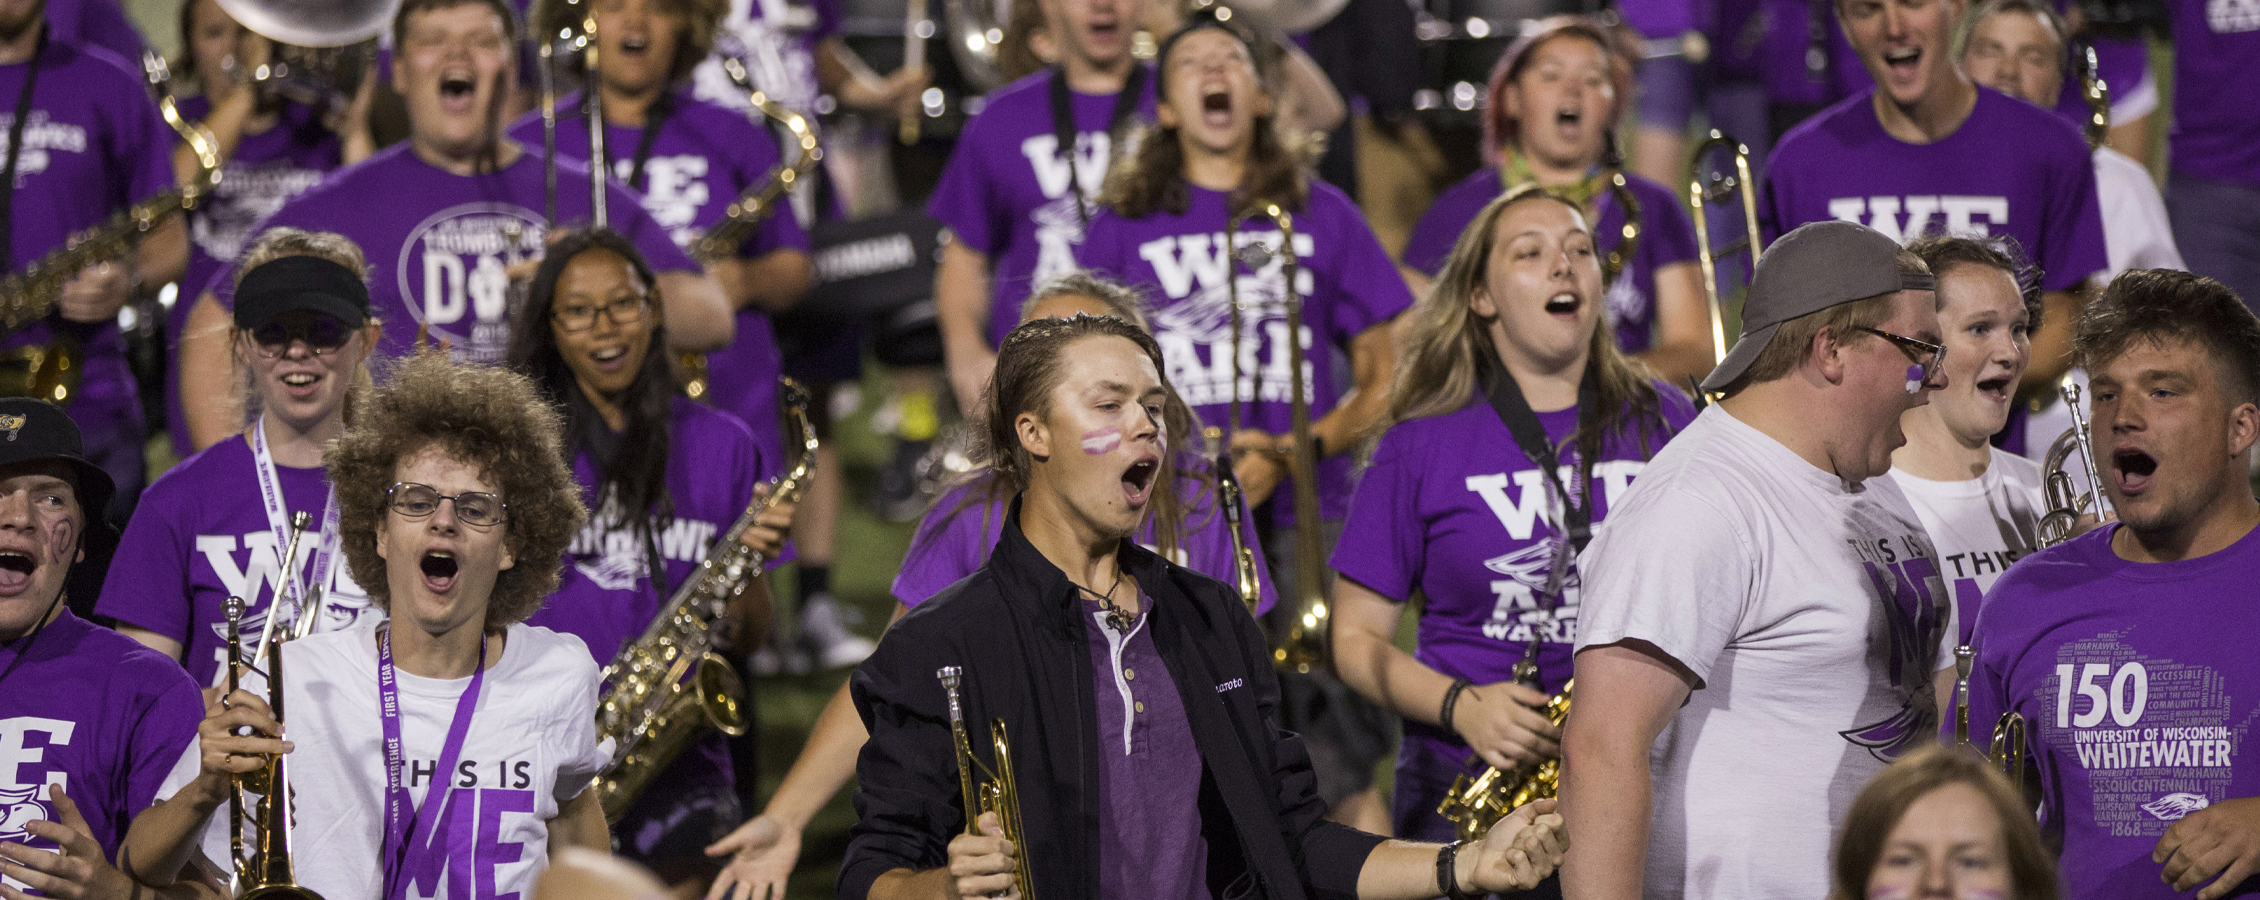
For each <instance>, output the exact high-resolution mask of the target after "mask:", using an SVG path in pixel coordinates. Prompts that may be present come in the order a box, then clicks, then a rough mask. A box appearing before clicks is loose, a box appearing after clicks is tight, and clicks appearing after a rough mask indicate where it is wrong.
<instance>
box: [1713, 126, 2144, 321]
mask: <svg viewBox="0 0 2260 900" xmlns="http://www.w3.org/2000/svg"><path fill="white" fill-rule="evenodd" d="M1977 92H1978V98H1977V106H1976V107H1975V108H1974V109H1972V110H1971V111H1970V116H1969V118H1968V119H1966V120H1964V121H1963V123H1962V126H1961V127H1960V128H1958V129H1956V130H1955V132H1954V133H1953V134H1950V135H1947V136H1946V137H1945V138H1943V139H1940V140H1938V141H1936V142H1933V143H1929V144H1909V143H1907V142H1905V141H1902V140H1899V139H1898V138H1895V137H1892V136H1891V135H1890V134H1889V133H1887V132H1885V131H1884V130H1883V124H1882V123H1881V122H1880V121H1878V120H1877V119H1876V112H1875V105H1874V104H1875V99H1874V93H1875V92H1874V91H1873V90H1870V91H1866V92H1863V93H1861V94H1858V95H1856V96H1854V97H1852V98H1850V99H1848V100H1845V101H1844V102H1842V103H1838V104H1837V105H1835V106H1832V107H1829V109H1828V110H1827V111H1826V112H1823V113H1821V114H1820V115H1818V116H1815V117H1813V118H1812V119H1809V120H1807V121H1806V122H1805V123H1804V124H1802V125H1799V126H1797V127H1796V128H1793V129H1790V131H1789V133H1788V134H1787V135H1784V136H1783V137H1782V139H1781V143H1780V145H1778V146H1776V147H1775V148H1774V152H1773V158H1772V159H1771V160H1769V161H1768V162H1767V163H1766V174H1765V186H1764V191H1763V193H1762V195H1761V196H1760V197H1759V200H1758V216H1759V221H1760V224H1761V225H1763V226H1764V228H1765V231H1766V239H1767V240H1769V241H1770V240H1773V239H1774V238H1777V237H1779V236H1780V235H1782V234H1784V233H1786V232H1788V231H1790V230H1791V229H1794V228H1796V227H1797V226H1799V225H1803V224H1805V223H1807V222H1825V221H1828V220H1830V219H1839V220H1843V221H1846V222H1857V223H1859V224H1861V225H1866V226H1868V227H1870V228H1873V229H1875V230H1877V231H1880V232H1883V233H1884V234H1886V235H1889V236H1891V237H1892V238H1893V239H1894V240H1897V241H1899V242H1900V243H1903V244H1904V243H1908V242H1911V241H1913V240H1914V239H1916V238H1918V237H1922V236H1923V235H1925V234H1930V233H1934V232H1943V233H1946V234H1954V235H1962V236H1975V237H1984V236H1987V235H1992V236H1995V237H2002V236H2006V237H2012V238H2015V239H2016V241H2017V244H2018V247H2019V248H2020V250H2021V251H2022V252H2023V253H2024V255H2025V257H2026V258H2028V259H2030V260H2031V261H2032V262H2033V264H2035V265H2038V266H2039V267H2040V268H2041V271H2042V273H2043V280H2042V283H2041V287H2042V289H2044V290H2051V291H2060V290H2067V289H2069V288H2071V287H2072V286H2074V285H2077V284H2079V283H2080V282H2081V281H2084V280H2086V279H2087V278H2088V277H2089V276H2091V275H2094V274H2095V273H2097V272H2101V271H2103V270H2104V269H2107V268H2109V267H2110V259H2109V257H2107V256H2105V255H2104V251H2103V211H2102V207H2101V206H2100V205H2099V202H2098V201H2097V199H2096V194H2095V163H2094V160H2093V159H2091V158H2090V157H2089V155H2088V150H2087V141H2086V140H2085V139H2083V138H2081V137H2080V135H2079V132H2078V130H2076V129H2074V128H2073V127H2072V126H2071V124H2070V123H2068V122H2065V121H2064V120H2063V119H2061V118H2058V117H2057V116H2056V115H2055V114H2054V113H2051V112H2049V111H2047V110H2044V109H2041V108H2039V107H2036V106H2034V105H2032V104H2030V103H2026V102H2024V101H2022V100H2018V99H2016V98H2014V97H2010V96H2008V95H2006V94H2002V93H2000V92H1998V91H1995V90H1993V89H1992V88H1988V87H1979V88H1978V89H1977Z"/></svg>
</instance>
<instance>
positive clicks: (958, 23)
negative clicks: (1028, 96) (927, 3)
mask: <svg viewBox="0 0 2260 900" xmlns="http://www.w3.org/2000/svg"><path fill="white" fill-rule="evenodd" d="M1009 5H1010V4H1009V2H1000V0H942V26H943V28H944V30H946V31H947V32H948V34H946V35H945V37H946V38H947V40H946V41H944V43H946V44H948V45H949V48H950V55H951V56H952V57H953V58H955V60H956V61H957V71H958V73H959V74H961V75H963V76H965V80H966V82H967V83H969V84H971V85H972V86H973V89H974V90H977V91H981V92H983V93H987V92H989V91H993V90H996V89H997V88H998V87H1001V86H1003V85H1004V83H1005V82H1007V81H1010V80H1011V79H1009V78H1006V77H1005V73H1004V66H1003V61H1002V60H1001V59H999V58H998V57H999V56H1000V53H1001V49H1002V48H1003V46H1004V32H1005V26H1006V25H1007V24H1009V23H1010V18H1011V16H1010V10H1009V9H1008V8H1007V7H1009Z"/></svg>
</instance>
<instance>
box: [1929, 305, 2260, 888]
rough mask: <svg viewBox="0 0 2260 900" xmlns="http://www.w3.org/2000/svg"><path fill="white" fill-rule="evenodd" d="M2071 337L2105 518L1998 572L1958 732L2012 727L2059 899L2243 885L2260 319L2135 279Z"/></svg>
mask: <svg viewBox="0 0 2260 900" xmlns="http://www.w3.org/2000/svg"><path fill="white" fill-rule="evenodd" d="M2075 346H2076V347H2077V348H2078V351H2079V356H2080V364H2081V366H2082V367H2083V368H2085V369H2086V370H2087V372H2088V383H2089V387H2090V389H2091V390H2092V392H2093V412H2092V415H2091V417H2090V418H2091V421H2092V422H2093V423H2094V438H2093V445H2094V448H2095V458H2094V459H2095V466H2096V468H2097V469H2099V470H2100V475H2101V478H2102V480H2103V490H2104V493H2105V494H2106V495H2108V496H2109V498H2110V501H2111V505H2112V506H2113V507H2114V508H2115V509H2116V510H2117V512H2118V520H2117V521H2116V522H2112V523H2109V524H2107V525H2105V526H2104V527H2102V528H2098V529H2096V530H2094V531H2091V532H2089V533H2087V534H2084V535H2081V536H2079V537H2077V538H2073V539H2072V540H2070V541H2068V542H2066V543H2063V544H2059V545H2057V546H2055V547H2051V548H2049V549H2046V550H2042V551H2040V552H2038V553H2035V554H2033V555H2032V556H2029V557H2027V558H2026V559H2025V560H2024V561H2023V562H2020V563H2018V564H2017V566H2016V567H2015V568H2013V569H2011V570H2010V572H2009V574H2008V575H2006V576H2004V577H2003V578H2002V579H2001V580H2000V581H1998V582H1995V583H1994V586H1993V591H1992V593H1990V594H1988V595H1987V596H1986V601H1985V606H1984V610H1983V612H1982V613H1980V614H1979V616H1978V622H1977V636H1976V648H1977V662H1976V667H1975V671H1974V673H1973V674H1972V675H1971V677H1970V722H1971V723H1972V725H1971V736H1972V738H1973V740H1974V741H1975V742H1976V743H1978V744H1979V745H1980V746H1981V747H1982V746H1984V745H1985V744H1987V743H1989V741H1987V740H1986V739H1985V736H1986V735H1987V734H1988V733H1990V731H1991V729H1990V728H1988V727H1984V726H1987V725H1989V724H1990V723H1993V722H1995V721H1996V718H1997V717H1998V716H2000V715H2001V714H2002V713H2003V712H2016V713H2018V714H2020V715H2022V716H2023V717H2024V719H2025V721H2026V723H2027V728H2028V733H2029V734H2030V736H2031V737H2030V742H2029V746H2030V750H2031V755H2032V758H2033V760H2034V761H2036V762H2037V763H2038V764H2039V769H2040V779H2039V782H2040V785H2041V798H2040V801H2041V802H2040V807H2041V817H2042V819H2043V820H2044V821H2045V822H2047V823H2048V825H2049V830H2050V832H2051V833H2052V836H2056V837H2059V838H2060V839H2061V841H2062V846H2063V869H2062V879H2063V884H2064V886H2065V896H2066V897H2069V898H2073V900H2090V898H2093V900H2102V898H2106V897H2108V898H2113V900H2139V898H2149V897H2186V896H2190V893H2189V892H2191V891H2196V894H2195V896H2197V897H2199V898H2202V900H2213V898H2217V897H2226V896H2231V895H2237V896H2242V895H2245V894H2249V893H2250V892H2251V891H2252V890H2253V889H2254V887H2256V885H2254V884H2252V883H2251V881H2250V877H2251V876H2252V875H2253V873H2254V872H2256V871H2260V775H2256V773H2260V768H2256V767H2254V766H2252V765H2250V764H2247V763H2245V762H2244V756H2245V754H2246V752H2247V751H2248V750H2249V748H2250V746H2251V743H2250V740H2249V738H2248V737H2247V735H2246V734H2245V729H2246V728H2247V727H2249V723H2250V722H2251V721H2252V719H2253V717H2254V715H2255V710H2256V707H2255V705H2254V702H2255V699H2256V698H2260V656H2255V655H2254V654H2253V653H2252V652H2251V648H2250V647H2249V642H2248V641H2246V640H2245V636H2246V635H2250V634H2252V633H2254V629H2256V628H2260V607H2256V606H2255V605H2254V604H2253V603H2252V570H2253V566H2254V564H2255V562H2254V561H2255V559H2260V530H2256V528H2255V526H2260V501H2256V500H2254V499H2253V496H2252V490H2251V487H2250V486H2249V485H2248V484H2247V482H2246V474H2245V473H2246V472H2247V471H2248V469H2249V466H2250V463H2251V461H2252V445H2253V442H2254V441H2255V440H2260V406H2256V404H2260V384H2256V383H2255V381H2256V379H2260V321H2256V320H2255V319H2254V318H2253V316H2252V313H2251V312H2250V311H2248V310H2247V309H2246V308H2245V305H2244V304H2243V303H2242V302H2241V301H2240V300H2239V299H2238V298H2237V296H2236V294H2234V293H2232V292H2230V291H2229V290H2228V289H2227V288H2226V287H2224V286H2222V285H2221V283H2219V282H2217V281H2213V280H2212V279H2209V278H2201V277H2198V276H2195V275H2190V274H2187V273H2183V272H2169V271H2164V270H2146V269H2138V270H2135V271H2132V272H2128V273H2125V274H2123V275H2120V276H2119V277H2118V278H2117V279H2115V280H2113V281H2112V282H2111V284H2110V286H2109V287H2107V288H2106V289H2105V290H2104V292H2103V296H2102V297H2101V298H2100V299H2099V300H2097V301H2096V303H2095V304H2094V305H2093V306H2092V307H2091V308H2090V309H2089V310H2088V312H2087V313H2086V315H2083V316H2082V317H2081V318H2080V322H2079V330H2078V338H2077V343H2076V344H2075ZM2201 886H2202V887H2201Z"/></svg>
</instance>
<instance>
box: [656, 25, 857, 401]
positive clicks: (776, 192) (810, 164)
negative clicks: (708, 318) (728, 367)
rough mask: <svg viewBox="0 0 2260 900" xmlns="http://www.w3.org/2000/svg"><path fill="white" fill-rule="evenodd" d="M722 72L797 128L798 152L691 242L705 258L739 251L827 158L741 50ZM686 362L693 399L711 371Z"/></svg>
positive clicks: (804, 122)
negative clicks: (760, 82) (756, 77)
mask: <svg viewBox="0 0 2260 900" xmlns="http://www.w3.org/2000/svg"><path fill="white" fill-rule="evenodd" d="M722 72H723V74H726V75H728V76H730V80H731V81H733V82H736V83H737V85H738V87H740V88H742V89H744V90H745V91H746V94H747V99H748V100H749V101H750V102H751V103H752V104H753V108H754V109H755V110H757V111H759V112H760V113H761V115H763V116H765V117H767V118H768V119H770V120H771V121H774V122H776V123H777V124H779V125H783V126H784V127H785V130H786V131H789V132H792V135H793V147H794V148H795V152H794V154H793V157H792V159H791V161H789V162H781V163H778V164H777V168H776V169H774V170H772V171H771V172H770V173H769V176H768V177H766V178H763V179H762V180H761V182H760V183H759V184H756V185H754V186H753V187H752V188H751V189H749V190H747V191H746V192H745V193H743V194H740V195H739V196H738V199H736V200H733V201H731V202H730V205H729V206H728V207H726V208H724V209H723V211H722V221H720V222H717V223H715V224H714V227H713V228H711V229H708V230H707V232H706V233H705V234H703V235H700V236H699V238H698V240H695V241H692V242H691V246H690V254H691V258H693V259H696V260H698V261H700V262H702V263H704V262H712V261H714V260H720V259H730V258H732V257H735V256H737V255H738V248H739V247H740V246H743V245H744V244H745V242H746V239H747V238H750V237H752V236H753V229H754V228H755V227H756V226H759V225H760V224H761V223H762V221H763V220H765V219H767V218H769V217H770V216H771V215H773V214H775V213H776V211H777V207H778V202H777V201H779V200H781V199H783V198H784V196H785V195H786V194H789V193H792V192H793V191H794V190H795V189H797V188H799V187H800V185H801V183H802V182H803V181H806V180H807V179H808V173H810V172H812V171H814V170H815V169H816V163H817V162H818V161H819V160H822V159H823V158H824V148H822V147H820V146H817V141H816V126H815V125H814V124H813V123H811V122H809V121H808V117H806V116H803V115H801V114H800V113H797V112H794V111H792V110H791V109H789V108H787V107H786V106H785V105H784V104H782V103H779V102H777V101H776V100H773V99H771V98H770V97H769V95H768V94H766V93H763V92H762V91H761V89H760V88H757V87H754V86H753V76H752V75H750V74H747V72H746V68H745V63H743V62H740V61H739V60H738V58H737V57H736V56H731V55H728V54H723V55H722ZM676 361H677V362H678V363H680V364H681V366H682V372H681V374H682V376H683V393H686V394H689V395H690V397H691V399H693V400H702V399H705V397H706V393H707V389H708V387H709V384H708V381H707V375H706V355H705V354H703V353H683V354H681V355H680V356H678V357H677V358H676Z"/></svg>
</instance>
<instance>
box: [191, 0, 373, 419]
mask: <svg viewBox="0 0 2260 900" xmlns="http://www.w3.org/2000/svg"><path fill="white" fill-rule="evenodd" d="M180 42H181V46H182V47H183V48H184V50H183V52H182V53H181V59H180V63H179V64H178V65H177V66H176V67H175V69H174V72H173V74H174V77H175V78H177V79H187V78H194V79H196V80H197V81H198V82H200V83H201V84H202V86H203V92H202V93H200V94H199V95H197V96H194V97H187V98H183V99H182V100H181V101H180V113H181V115H183V116H186V117H188V118H189V119H191V120H193V121H196V122H199V123H201V124H202V125H203V126H204V127H205V128H206V129H208V130H210V131H211V134H212V141H213V143H215V144H216V145H218V150H219V154H220V158H221V159H222V160H224V162H223V163H222V164H221V166H220V176H221V177H220V182H219V184H217V185H214V186H213V188H212V193H211V195H210V196H208V197H205V198H204V199H203V200H202V201H200V202H198V203H197V204H196V208H194V209H191V210H189V211H188V236H189V245H188V270H187V271H186V272H185V273H183V274H182V275H181V284H183V285H185V286H187V287H186V291H188V292H194V291H199V290H202V289H203V288H204V286H205V285H207V284H210V283H211V282H212V274H213V273H214V272H216V271H218V270H219V268H220V267H221V266H223V265H226V264H228V263H232V262H234V261H235V259H236V257H237V255H238V254H240V253H242V252H243V249H244V247H245V246H246V245H248V244H250V243H251V239H252V238H253V237H254V235H255V232H254V231H253V230H252V226H253V225H256V224H258V222H259V220H260V219H264V218H266V217H267V216H268V215H269V214H271V213H273V212H274V211H275V210H276V209H277V208H279V207H281V206H282V203H283V201H284V200H288V199H290V198H291V197H294V196H296V195H298V194H300V193H303V192H304V191H305V190H306V189H307V188H310V187H313V186H314V185H315V183H316V182H319V181H321V180H322V176H323V175H325V174H327V173H328V172H330V171H331V170H333V169H336V168H337V167H338V166H340V165H344V164H347V163H356V162H360V161H361V160H364V159H367V158H368V157H369V154H370V153H373V152H375V146H374V145H373V144H372V143H371V139H370V137H369V103H370V98H371V96H372V95H373V93H374V89H375V86H376V82H375V79H373V78H369V79H365V80H363V82H362V83H361V86H360V91H359V93H358V94H356V95H355V96H354V97H352V98H350V101H349V102H347V103H346V104H345V105H344V106H342V107H337V106H335V105H331V104H324V105H308V104H306V103H301V102H299V101H298V100H295V99H291V98H289V97H285V96H282V95H281V94H279V93H277V92H276V91H275V90H274V89H273V88H272V87H270V86H269V85H266V84H262V83H260V82H258V81H256V80H254V78H253V75H254V73H256V72H257V70H258V68H259V67H260V66H262V65H266V64H267V63H268V62H269V59H270V57H271V55H272V53H273V44H272V43H271V42H269V41H268V40H267V39H266V38H264V37H260V36H259V35H257V34H254V33H252V31H251V30H250V29H247V28H245V27H243V26H242V25H241V24H238V23H237V22H236V20H235V17H233V16H230V15H228V12H227V10H224V9H221V8H220V4H219V2H218V0H188V2H183V3H182V4H181V5H180ZM195 166H196V154H195V153H194V152H193V151H192V150H191V149H190V148H189V147H188V145H187V144H186V143H181V144H179V145H177V146H175V147H174V148H173V171H174V173H175V175H176V176H178V177H180V178H181V179H183V180H186V179H187V178H188V177H190V175H191V174H193V173H194V172H195ZM194 306H195V304H193V303H174V304H173V305H172V307H171V309H169V310H167V312H166V321H165V334H166V338H167V339H168V341H170V343H169V344H168V345H167V346H168V347H169V348H172V349H173V350H174V352H176V353H177V352H178V348H179V346H180V333H181V329H182V328H184V327H186V326H187V325H188V312H189V310H190V309H192V308H193V307H194ZM185 416H186V414H185V413H184V412H183V411H182V407H181V395H180V370H179V369H177V368H174V367H169V366H168V367H166V371H165V421H166V423H167V430H168V431H169V432H170V433H171V436H172V441H173V452H174V453H175V454H176V455H178V456H179V457H181V458H183V459H186V458H188V456H189V454H191V453H194V452H195V447H193V446H191V445H190V443H189V440H188V420H187V418H186V417H185Z"/></svg>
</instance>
